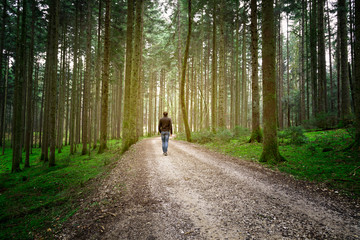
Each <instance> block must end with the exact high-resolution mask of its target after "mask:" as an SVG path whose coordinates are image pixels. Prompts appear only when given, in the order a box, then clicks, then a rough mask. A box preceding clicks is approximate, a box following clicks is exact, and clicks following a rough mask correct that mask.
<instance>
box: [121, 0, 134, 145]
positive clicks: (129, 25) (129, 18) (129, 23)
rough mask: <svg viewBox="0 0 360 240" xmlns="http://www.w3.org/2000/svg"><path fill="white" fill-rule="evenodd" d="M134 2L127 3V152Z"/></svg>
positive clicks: (125, 100) (125, 96)
mask: <svg viewBox="0 0 360 240" xmlns="http://www.w3.org/2000/svg"><path fill="white" fill-rule="evenodd" d="M133 25H134V1H133V0H129V1H128V3H127V23H126V67H125V95H124V118H123V126H122V128H123V131H122V133H123V141H122V147H121V148H122V151H123V152H125V151H126V150H128V148H129V147H130V143H129V138H130V132H129V131H130V108H131V105H130V104H131V103H130V98H131V68H132V52H133V51H132V48H133V28H134V26H133Z"/></svg>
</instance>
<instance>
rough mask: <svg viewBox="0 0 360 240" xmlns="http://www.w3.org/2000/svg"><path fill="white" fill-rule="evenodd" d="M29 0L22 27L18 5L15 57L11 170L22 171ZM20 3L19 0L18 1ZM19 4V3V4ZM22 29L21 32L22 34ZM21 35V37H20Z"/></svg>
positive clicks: (24, 6) (23, 12) (24, 5)
mask: <svg viewBox="0 0 360 240" xmlns="http://www.w3.org/2000/svg"><path fill="white" fill-rule="evenodd" d="M26 3H27V1H23V11H22V22H21V28H20V10H19V7H18V10H17V12H18V16H17V35H18V38H17V39H18V42H17V51H16V57H15V63H16V69H15V71H16V72H15V89H14V103H13V133H12V134H13V135H12V136H13V138H12V141H13V158H12V167H11V172H18V171H20V162H21V157H22V145H21V143H22V138H23V124H22V114H23V87H24V82H25V80H26V78H25V77H26V74H25V73H24V72H26V71H21V70H23V69H25V60H26V48H25V44H26V11H27V4H26ZM18 4H19V1H18ZM18 6H19V5H18ZM20 29H21V34H20ZM19 36H20V37H19Z"/></svg>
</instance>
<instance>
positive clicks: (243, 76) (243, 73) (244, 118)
mask: <svg viewBox="0 0 360 240" xmlns="http://www.w3.org/2000/svg"><path fill="white" fill-rule="evenodd" d="M242 20H243V36H242V71H241V82H242V126H243V127H244V128H247V111H248V109H247V107H248V97H247V76H246V13H245V9H244V11H243V16H242Z"/></svg>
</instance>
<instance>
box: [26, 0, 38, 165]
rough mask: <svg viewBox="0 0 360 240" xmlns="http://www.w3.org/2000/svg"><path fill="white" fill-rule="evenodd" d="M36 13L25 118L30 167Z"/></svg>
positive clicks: (27, 155)
mask: <svg viewBox="0 0 360 240" xmlns="http://www.w3.org/2000/svg"><path fill="white" fill-rule="evenodd" d="M31 9H32V12H33V13H34V12H35V11H34V9H35V1H31ZM35 20H36V18H35V14H32V17H31V40H30V49H29V58H28V59H29V66H28V86H27V100H26V119H25V121H26V122H25V124H26V126H25V152H26V155H25V167H30V147H31V141H32V140H31V132H32V130H33V117H32V115H33V113H32V103H33V97H32V95H33V77H32V75H33V69H34V68H33V65H34V43H35Z"/></svg>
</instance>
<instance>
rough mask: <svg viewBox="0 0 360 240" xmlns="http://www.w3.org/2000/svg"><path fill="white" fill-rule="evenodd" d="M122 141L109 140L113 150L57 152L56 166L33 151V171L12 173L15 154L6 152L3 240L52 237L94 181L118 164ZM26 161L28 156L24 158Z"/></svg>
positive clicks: (1, 175)
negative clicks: (89, 182)
mask: <svg viewBox="0 0 360 240" xmlns="http://www.w3.org/2000/svg"><path fill="white" fill-rule="evenodd" d="M120 145H121V142H120V141H115V140H111V141H108V147H109V151H106V152H105V153H103V154H97V151H96V150H94V151H93V152H91V154H90V156H89V155H80V153H76V154H74V155H69V151H70V147H69V146H65V147H64V148H63V151H62V153H60V154H58V153H56V166H55V167H51V168H49V167H48V164H47V163H43V162H41V161H39V158H40V151H41V150H40V149H33V154H32V155H31V157H30V165H31V167H30V168H24V169H23V165H21V168H22V169H23V171H21V172H19V173H10V170H11V158H12V151H11V150H10V149H6V151H5V155H3V156H1V161H0V206H1V208H0V239H34V238H35V239H38V238H44V237H45V238H46V239H47V238H52V237H51V236H52V235H53V232H54V229H56V228H57V227H58V226H59V224H61V223H62V222H64V221H66V220H67V219H68V218H69V217H70V216H71V215H73V214H75V213H76V211H77V209H78V206H77V203H78V199H79V198H82V197H84V196H86V195H87V194H88V193H89V191H90V190H91V189H89V187H88V186H87V183H88V181H89V180H90V179H93V178H95V177H98V176H104V172H106V170H107V169H109V168H110V166H111V164H110V163H112V162H114V161H116V160H117V158H116V157H115V156H117V155H118V154H117V152H116V150H117V149H118V148H119V146H120ZM23 159H25V155H24V156H23Z"/></svg>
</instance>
